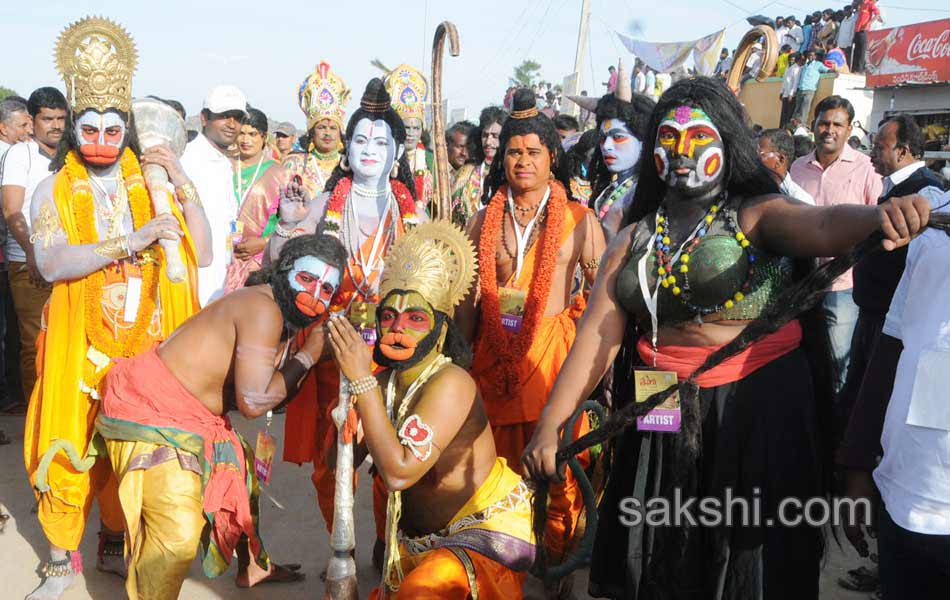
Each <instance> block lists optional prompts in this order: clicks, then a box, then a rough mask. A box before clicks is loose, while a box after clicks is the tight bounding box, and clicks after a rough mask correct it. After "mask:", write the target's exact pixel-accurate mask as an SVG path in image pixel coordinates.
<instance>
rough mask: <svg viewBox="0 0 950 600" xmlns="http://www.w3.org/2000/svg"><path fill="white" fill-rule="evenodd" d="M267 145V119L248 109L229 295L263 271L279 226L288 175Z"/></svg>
mask: <svg viewBox="0 0 950 600" xmlns="http://www.w3.org/2000/svg"><path fill="white" fill-rule="evenodd" d="M266 141H267V117H266V116H265V115H264V113H262V112H261V111H259V110H257V109H256V108H249V109H247V117H245V119H244V123H243V124H242V125H241V133H240V134H239V135H238V151H239V153H240V154H239V157H238V161H237V169H235V174H234V197H235V200H236V201H237V203H238V205H239V212H238V220H237V223H236V226H235V228H234V229H235V230H234V231H232V232H231V241H232V247H233V260H232V261H231V264H230V265H228V276H227V281H226V283H225V292H232V291H234V290H236V289H239V288H241V287H243V286H244V281H245V280H246V279H247V277H248V275H250V274H251V273H253V272H254V271H256V270H258V269H260V268H261V259H262V256H263V251H264V246H266V245H267V240H268V238H269V237H270V235H271V234H272V233H273V232H274V229H275V228H276V226H277V204H278V201H279V199H280V190H281V189H282V188H283V187H284V186H285V185H286V178H287V175H286V171H285V170H284V168H283V167H282V166H281V165H280V164H279V163H277V162H275V161H274V160H272V159H271V153H270V149H269V148H267V144H266Z"/></svg>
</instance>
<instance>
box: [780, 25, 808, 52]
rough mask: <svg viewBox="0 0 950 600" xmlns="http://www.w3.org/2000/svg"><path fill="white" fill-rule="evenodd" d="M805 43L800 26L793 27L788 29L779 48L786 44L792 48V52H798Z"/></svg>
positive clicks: (803, 33)
mask: <svg viewBox="0 0 950 600" xmlns="http://www.w3.org/2000/svg"><path fill="white" fill-rule="evenodd" d="M804 42H805V32H804V31H802V28H801V26H800V25H795V26H794V27H790V28H789V30H788V33H786V34H785V38H783V39H782V41H781V42H780V43H779V47H780V48H781V47H782V46H783V45H785V44H788V45H789V46H791V47H792V52H798V49H799V48H800V47H801V45H802V44H803V43H804Z"/></svg>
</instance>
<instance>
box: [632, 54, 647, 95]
mask: <svg viewBox="0 0 950 600" xmlns="http://www.w3.org/2000/svg"><path fill="white" fill-rule="evenodd" d="M633 72H634V76H633V92H634V93H635V94H643V93H646V89H647V76H646V75H644V74H643V63H641V62H640V61H637V64H636V66H635V67H634V68H633Z"/></svg>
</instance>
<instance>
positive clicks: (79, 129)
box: [73, 109, 126, 166]
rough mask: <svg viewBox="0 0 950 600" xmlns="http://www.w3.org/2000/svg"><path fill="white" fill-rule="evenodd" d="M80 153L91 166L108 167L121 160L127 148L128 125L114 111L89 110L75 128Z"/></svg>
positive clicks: (80, 118)
mask: <svg viewBox="0 0 950 600" xmlns="http://www.w3.org/2000/svg"><path fill="white" fill-rule="evenodd" d="M73 127H74V129H73V131H74V133H75V135H76V141H78V142H79V153H80V154H81V155H82V157H83V160H85V161H86V162H87V163H89V164H91V165H96V166H108V165H111V164H112V163H114V162H115V161H117V160H118V159H119V155H120V154H121V153H122V150H123V148H124V147H125V131H126V124H125V121H124V120H123V119H122V117H121V116H120V115H119V114H118V113H116V112H114V111H106V112H104V113H101V112H99V111H96V110H92V109H90V110H87V111H86V112H84V113H82V114H81V115H79V117H78V118H77V119H76V123H75V125H74V126H73Z"/></svg>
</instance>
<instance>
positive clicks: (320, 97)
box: [284, 60, 350, 198]
mask: <svg viewBox="0 0 950 600" xmlns="http://www.w3.org/2000/svg"><path fill="white" fill-rule="evenodd" d="M349 99H350V88H348V87H346V84H345V83H344V82H343V79H341V78H340V76H339V75H337V74H336V73H334V72H333V71H331V70H330V63H328V62H327V61H325V60H323V61H320V64H318V65H317V68H316V69H315V70H314V71H313V73H311V74H310V75H308V76H307V78H306V79H304V80H303V81H302V82H301V83H300V88H299V90H298V92H297V102H298V103H299V104H300V110H302V111H303V114H304V116H306V117H307V135H306V138H305V139H309V143H308V145H307V147H305V148H304V152H303V153H300V152H295V153H294V154H291V155H290V156H288V157H287V159H286V160H285V161H284V168H285V169H287V171H288V172H289V175H290V176H291V177H293V176H295V175H296V176H299V177H300V178H301V179H302V180H303V185H304V187H305V188H306V190H307V193H308V194H309V196H310V197H311V198H315V197H316V196H317V195H318V194H322V193H323V190H324V188H326V185H327V181H328V180H329V179H330V174H331V173H333V169H335V168H336V166H337V165H338V164H339V163H340V151H341V150H342V149H343V141H342V135H343V123H344V120H345V119H346V103H347V102H348V101H349Z"/></svg>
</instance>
